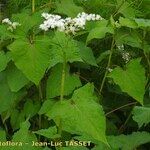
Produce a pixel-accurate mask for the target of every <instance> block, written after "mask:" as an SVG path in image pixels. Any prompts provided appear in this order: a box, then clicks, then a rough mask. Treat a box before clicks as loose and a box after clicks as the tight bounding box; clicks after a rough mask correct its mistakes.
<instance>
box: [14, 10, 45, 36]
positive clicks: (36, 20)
mask: <svg viewBox="0 0 150 150" xmlns="http://www.w3.org/2000/svg"><path fill="white" fill-rule="evenodd" d="M12 20H13V21H16V22H19V23H20V24H21V26H19V27H17V28H16V30H15V34H17V35H21V36H26V35H27V33H28V32H29V30H31V29H32V28H33V27H38V26H39V24H40V23H41V22H42V17H41V12H35V13H33V14H30V13H29V12H22V13H17V14H14V15H12Z"/></svg>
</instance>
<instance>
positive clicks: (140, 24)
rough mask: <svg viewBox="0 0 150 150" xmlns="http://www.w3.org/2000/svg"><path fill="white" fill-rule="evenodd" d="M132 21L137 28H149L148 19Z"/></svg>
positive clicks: (149, 21) (149, 20)
mask: <svg viewBox="0 0 150 150" xmlns="http://www.w3.org/2000/svg"><path fill="white" fill-rule="evenodd" d="M134 20H135V22H136V23H137V24H138V27H144V28H146V27H150V19H143V18H138V19H134Z"/></svg>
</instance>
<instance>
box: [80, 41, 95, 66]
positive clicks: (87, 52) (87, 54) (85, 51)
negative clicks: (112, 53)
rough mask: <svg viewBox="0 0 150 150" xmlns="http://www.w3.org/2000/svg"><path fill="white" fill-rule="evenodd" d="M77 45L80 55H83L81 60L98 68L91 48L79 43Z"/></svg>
mask: <svg viewBox="0 0 150 150" xmlns="http://www.w3.org/2000/svg"><path fill="white" fill-rule="evenodd" d="M77 44H78V47H79V49H80V54H81V58H82V59H83V61H85V63H87V64H90V65H92V66H97V64H96V60H95V57H94V55H93V52H92V49H91V48H90V47H87V46H86V45H85V44H84V43H82V42H78V43H77Z"/></svg>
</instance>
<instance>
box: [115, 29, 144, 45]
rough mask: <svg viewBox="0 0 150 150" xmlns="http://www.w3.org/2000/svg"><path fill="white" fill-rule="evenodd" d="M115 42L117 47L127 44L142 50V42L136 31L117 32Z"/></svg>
mask: <svg viewBox="0 0 150 150" xmlns="http://www.w3.org/2000/svg"><path fill="white" fill-rule="evenodd" d="M115 41H116V43H117V45H121V44H127V45H129V46H132V47H137V48H142V47H141V45H142V41H141V39H140V36H139V35H138V33H137V32H136V31H132V32H131V31H129V30H118V32H117V34H116V36H115Z"/></svg>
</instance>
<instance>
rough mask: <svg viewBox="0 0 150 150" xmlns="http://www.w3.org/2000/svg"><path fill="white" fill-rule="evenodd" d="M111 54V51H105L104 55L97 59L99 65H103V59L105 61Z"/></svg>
mask: <svg viewBox="0 0 150 150" xmlns="http://www.w3.org/2000/svg"><path fill="white" fill-rule="evenodd" d="M109 54H110V50H107V51H104V52H103V53H101V54H100V56H99V57H98V58H97V59H96V62H97V63H101V61H102V60H103V59H105V58H106V57H108V56H109Z"/></svg>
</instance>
